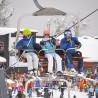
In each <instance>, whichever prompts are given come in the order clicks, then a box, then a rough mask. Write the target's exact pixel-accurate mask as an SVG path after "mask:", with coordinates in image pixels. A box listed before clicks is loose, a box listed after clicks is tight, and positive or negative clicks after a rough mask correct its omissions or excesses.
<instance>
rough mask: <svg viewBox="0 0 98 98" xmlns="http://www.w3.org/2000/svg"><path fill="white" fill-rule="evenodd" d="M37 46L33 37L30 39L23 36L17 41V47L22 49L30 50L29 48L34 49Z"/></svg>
mask: <svg viewBox="0 0 98 98" xmlns="http://www.w3.org/2000/svg"><path fill="white" fill-rule="evenodd" d="M34 47H35V42H34V40H33V39H31V40H30V39H28V38H23V39H21V40H20V41H18V42H17V44H16V49H20V50H24V49H25V50H29V49H34Z"/></svg>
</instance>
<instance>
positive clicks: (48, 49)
mask: <svg viewBox="0 0 98 98" xmlns="http://www.w3.org/2000/svg"><path fill="white" fill-rule="evenodd" d="M43 36H44V38H43V40H42V41H41V42H40V44H41V46H42V49H43V50H44V52H45V56H46V57H47V59H48V72H49V74H50V75H52V73H53V59H55V61H56V64H57V72H62V65H61V62H62V58H61V57H60V56H59V55H58V54H57V53H56V52H55V45H54V44H53V43H52V40H51V39H50V33H49V32H48V30H45V31H44V32H43Z"/></svg>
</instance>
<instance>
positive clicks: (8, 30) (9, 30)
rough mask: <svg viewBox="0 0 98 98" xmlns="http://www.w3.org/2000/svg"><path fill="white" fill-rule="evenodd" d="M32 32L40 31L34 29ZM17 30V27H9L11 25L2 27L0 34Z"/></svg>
mask: <svg viewBox="0 0 98 98" xmlns="http://www.w3.org/2000/svg"><path fill="white" fill-rule="evenodd" d="M22 30H23V29H21V31H22ZM30 30H31V31H32V32H38V31H37V30H32V29H30ZM16 31H17V28H9V27H0V35H5V34H10V33H15V32H16Z"/></svg>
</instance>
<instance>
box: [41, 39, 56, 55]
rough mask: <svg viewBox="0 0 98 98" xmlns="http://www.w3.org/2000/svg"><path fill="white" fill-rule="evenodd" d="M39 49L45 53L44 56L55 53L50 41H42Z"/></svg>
mask: <svg viewBox="0 0 98 98" xmlns="http://www.w3.org/2000/svg"><path fill="white" fill-rule="evenodd" d="M41 47H42V49H43V50H44V51H45V54H48V53H54V52H55V46H54V45H53V44H52V42H51V41H50V40H48V41H42V42H41Z"/></svg>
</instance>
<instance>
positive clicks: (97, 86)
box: [95, 82, 98, 98]
mask: <svg viewBox="0 0 98 98" xmlns="http://www.w3.org/2000/svg"><path fill="white" fill-rule="evenodd" d="M95 96H96V98H98V82H97V83H96V87H95Z"/></svg>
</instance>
